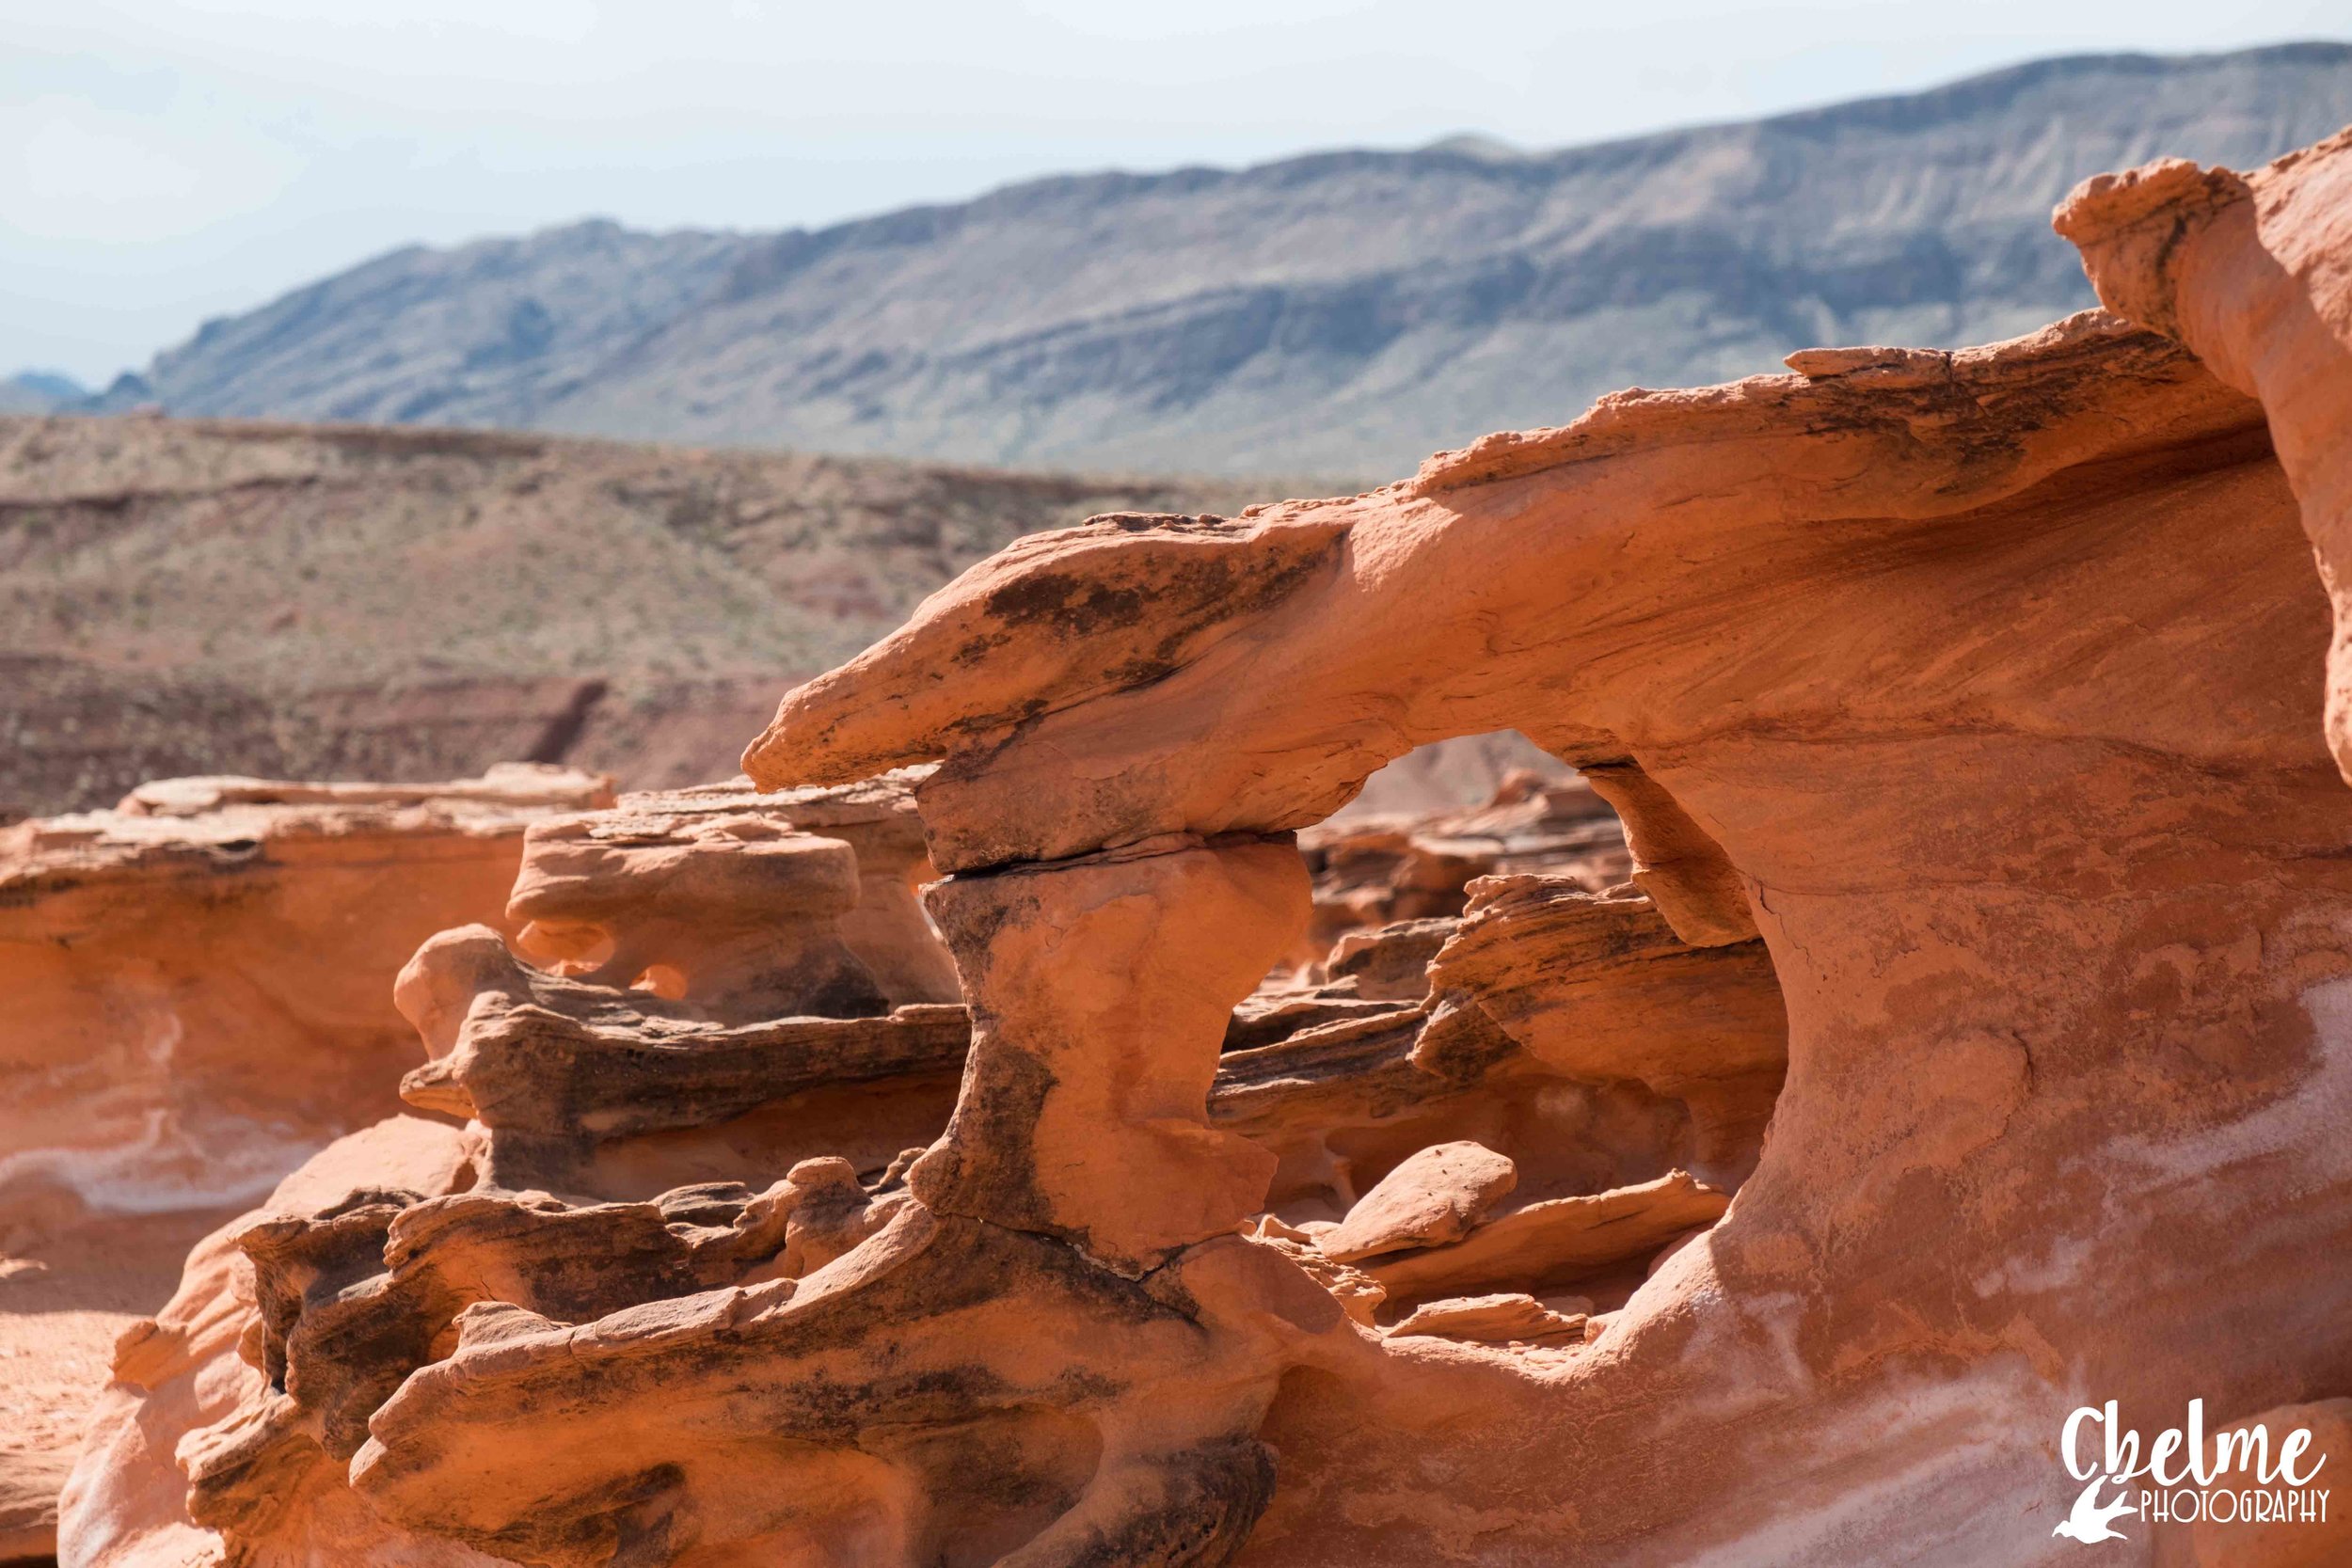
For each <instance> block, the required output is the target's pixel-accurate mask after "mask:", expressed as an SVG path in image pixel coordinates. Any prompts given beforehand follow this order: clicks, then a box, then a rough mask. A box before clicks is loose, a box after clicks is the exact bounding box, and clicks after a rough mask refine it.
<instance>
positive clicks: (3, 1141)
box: [0, 767, 611, 1560]
mask: <svg viewBox="0 0 2352 1568" xmlns="http://www.w3.org/2000/svg"><path fill="white" fill-rule="evenodd" d="M610 799H611V796H610V791H609V788H608V786H607V784H605V782H604V781H603V780H601V779H599V778H596V777H595V776H592V775H588V774H582V773H577V772H569V771H565V770H563V769H558V768H531V767H508V768H496V769H493V770H492V771H491V772H490V773H489V774H487V775H486V776H485V777H483V778H480V779H472V780H466V781H462V782H459V783H455V784H409V785H377V784H294V783H282V782H273V781H266V780H259V779H229V778H210V779H169V780H164V781H160V782H158V783H154V784H144V785H141V786H140V787H139V788H138V789H136V790H135V791H133V792H132V793H131V794H130V795H129V796H128V797H127V798H126V799H125V800H123V801H122V803H121V804H120V805H119V806H118V807H117V808H115V809H114V810H112V811H104V812H91V813H87V814H84V815H82V816H62V817H50V818H45V819H37V820H34V821H29V822H24V823H20V824H18V825H17V826H15V827H13V828H9V829H6V830H0V990H5V992H6V994H7V997H8V1001H7V1003H6V1005H5V1006H0V1087H5V1090H6V1093H5V1095H4V1096H0V1560H5V1559H6V1558H8V1557H11V1556H15V1555H18V1554H19V1553H31V1552H34V1551H36V1550H38V1551H46V1550H47V1549H48V1546H49V1542H50V1538H51V1536H52V1535H53V1533H54V1530H55V1525H56V1491H57V1486H58V1484H59V1482H60V1481H63V1479H64V1476H65V1470H66V1466H67V1465H68V1464H69V1463H70V1462H71V1453H72V1445H73V1444H74V1443H75V1442H76V1441H77V1440H78V1437H79V1433H80V1430H81V1425H82V1421H83V1419H84V1418H85V1416H86V1415H87V1407H88V1403H89V1401H90V1400H91V1399H92V1398H93V1397H95V1394H96V1392H97V1390H98V1388H99V1387H100V1386H103V1383H104V1382H105V1368H106V1358H107V1353H108V1347H109V1346H110V1344H111V1343H112V1341H113V1338H114V1337H115V1335H116V1334H117V1333H118V1332H119V1331H120V1330H121V1328H122V1327H123V1326H124V1325H126V1324H128V1323H132V1322H135V1320H136V1317H137V1315H138V1314H139V1313H142V1312H147V1311H151V1310H153V1309H154V1307H156V1306H157V1305H159V1304H160V1303H161V1302H162V1301H163V1300H164V1298H165V1297H166V1296H167V1295H168V1294H169V1293H170V1291H171V1284H172V1280H173V1278H174V1277H175V1276H176V1275H177V1274H178V1272H179V1268H180V1261H181V1259H182V1257H183V1255H184V1254H185V1252H186V1250H187V1247H188V1244H189V1243H190V1242H191V1241H192V1240H194V1239H195V1238H196V1237H198V1236H200V1235H201V1234H203V1232H204V1231H206V1230H208V1229H210V1228H211V1227H214V1226H215V1225H217V1224H218V1223H219V1222H220V1221H221V1220H222V1219H224V1218H226V1217H227V1216H228V1215H229V1214H230V1213H233V1212H236V1211H237V1210H238V1209H240V1208H243V1207H244V1206H246V1204H249V1203H250V1202H252V1201H253V1200H254V1199H255V1198H256V1197H257V1196H261V1195H262V1194H264V1193H266V1192H268V1191H269V1189H270V1188H271V1186H272V1185H273V1184H275V1183H276V1181H277V1180H278V1178H280V1177H281V1176H283V1175H284V1174H285V1173H286V1172H287V1171H289V1170H291V1169H292V1168H294V1166H295V1165H297V1164H300V1163H301V1162H302V1161H303V1160H304V1159H305V1158H306V1157H308V1156H309V1155H310V1153H312V1152H313V1151H315V1150H316V1149H318V1148H320V1147H322V1146H323V1145H325V1144H326V1143H328V1142H330V1141H331V1140H333V1139H334V1138H335V1137H337V1136H338V1135H339V1134H341V1133H343V1132H348V1131H350V1130H352V1129H354V1128H356V1127H360V1126H364V1125H366V1124H367V1123H369V1122H371V1121H373V1120H375V1119H377V1118H379V1117H383V1116H386V1115H388V1114H389V1113H390V1112H392V1111H394V1110H397V1109H398V1108H399V1105H398V1101H397V1099H396V1098H395V1097H394V1096H393V1094H392V1093H391V1092H390V1090H391V1087H392V1085H393V1083H394V1082H395V1081H396V1077H397V1066H396V1064H401V1063H404V1062H405V1060H407V1059H409V1055H410V1053H412V1052H413V1049H414V1047H413V1045H412V1044H411V1043H410V1039H411V1037H410V1036H409V1032H408V1030H407V1028H406V1027H405V1024H404V1022H403V1021H402V1019H401V1017H400V1015H399V1014H398V1013H397V1012H395V1011H394V1010H393V1008H392V1006H391V995H390V989H389V986H390V980H391V977H392V975H393V974H396V973H398V971H399V969H400V966H401V964H402V963H403V962H404V961H405V958H406V957H407V955H408V953H409V952H410V951H412V950H413V949H414V947H415V945H416V943H417V942H418V941H420V940H421V938H422V937H424V936H426V935H428V934H430V933H431V932H433V931H435V930H437V929H439V928H440V927H445V926H448V925H450V924H452V923H453V922H458V921H467V920H496V919H499V918H500V914H499V911H500V909H501V906H502V905H503V904H504V902H505V899H506V893H507V888H508V885H509V884H510V883H511V882H512V881H513V879H514V877H515V872H516V866H517V865H518V863H519V862H520V858H521V848H522V836H523V833H524V831H525V829H526V828H527V827H528V826H529V825H530V824H531V823H532V822H534V821H536V820H539V819H541V818H543V817H546V816H548V815H549V814H550V813H555V812H564V811H577V810H579V809H580V808H582V807H584V806H591V805H596V804H599V803H603V802H608V801H609V800H610Z"/></svg>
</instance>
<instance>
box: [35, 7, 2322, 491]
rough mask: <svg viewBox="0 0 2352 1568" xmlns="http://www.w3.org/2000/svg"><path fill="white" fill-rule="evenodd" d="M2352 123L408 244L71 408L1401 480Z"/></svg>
mask: <svg viewBox="0 0 2352 1568" xmlns="http://www.w3.org/2000/svg"><path fill="white" fill-rule="evenodd" d="M2347 121H2352V45H2344V44H2335V43H2302V44H2291V45H2282V46H2279V47H2275V48H2267V49H2258V50H2249V51H2246V52H2243V53H2238V54H2232V55H2204V56H2197V57H2189V58H2155V57H2151V56H2147V55H2096V56H2083V57H2074V58H2066V59H2053V60H2046V61H2042V62H2040V63H2037V64H2032V65H2026V66H2020V67H2016V68H2014V69H2011V70H2007V71H1996V72H1994V73H1992V74H1989V75H1983V76H1978V77H1974V78H1971V79H1969V80H1967V81H1963V82H1960V83H1957V84H1955V85H1953V86H1950V87H1942V88H1938V89H1936V90H1934V91H1931V92H1924V93H1917V94H1913V95H1909V96H1904V97H1897V98H1879V99H1871V100H1867V101H1864V102H1858V103H1845V104H1840V105H1838V106H1836V107H1833V108H1826V109H1819V110H1813V111H1809V112H1806V113H1803V114H1791V115H1782V116H1778V117H1775V118H1773V119H1763V120H1757V121H1754V122H1750V123H1743V124H1732V125H1719V126H1711V127H1706V128H1702V129H1697V130H1688V131H1677V132H1672V133H1668V134H1664V135H1649V136H1643V137H1639V138H1635V139H1632V140H1626V141H1618V142H1613V143H1609V144H1607V145H1603V146H1595V147H1584V148H1577V149H1572V150H1565V151H1555V152H1542V153H1518V152H1514V151H1512V150H1508V149H1504V148H1501V147H1498V146H1496V145H1494V144H1491V143H1487V142H1484V141H1480V140H1477V139H1474V138H1456V139H1454V140H1452V141H1448V142H1445V143H1441V144H1438V145H1437V146H1433V147H1429V148H1424V149H1422V150H1418V151H1402V152H1386V151H1342V152H1327V153H1321V154H1317V155H1314V156H1310V157H1300V158H1292V159H1288V160H1285V161H1283V162H1280V163H1274V164H1267V165H1263V166H1258V167H1255V168H1248V169H1240V170H1226V169H1214V168H1185V169H1178V170H1175V171H1173V172H1169V173H1165V174H1088V175H1072V176H1068V177H1064V178H1058V179H1050V180H1041V181H1037V182H1031V183H1026V184H1021V185H1016V186H1012V187H1009V188H1008V189H1004V190H1000V191H996V192H994V193H993V194H991V195H988V196H984V197H981V198H978V199H977V200H974V201H968V202H963V203H961V204H956V205H947V206H933V207H918V208H912V209H909V210H907V211H904V212H898V213H892V214H886V215H883V216H881V217H874V218H867V219H864V220H861V221H857V222H852V223H844V224H840V225H837V226H834V227H833V228H829V229H823V230H813V231H812V230H789V231H787V232H783V233H771V234H739V233H708V232H679V233H662V234H651V233H642V232H637V231H633V230H628V229H624V228H622V227H620V226H618V225H617V224H613V223H610V222H589V223H580V224H575V225H572V226H570V227H567V228H563V229H555V230H547V231H545V232H541V233H537V234H532V235H530V236H527V237H525V238H520V239H499V240H486V241H483V242H480V243H478V244H473V245H464V246H461V247H458V248H455V249H449V250H434V249H427V248H423V247H421V246H418V247H410V248H407V249H404V250H398V251H394V252H392V253H390V254H389V255H385V256H382V257H379V258H377V259H376V260H374V261H369V262H366V263H365V264H363V265H360V266H358V267H355V268H353V269H351V270H350V271H348V272H344V273H341V274H338V275H337V276H335V277H328V278H326V279H325V280H323V281H321V282H318V283H314V284H311V285H310V286H309V287H307V288H302V289H298V290H296V291H294V293H289V294H287V295H285V296H283V297H282V298H280V299H278V300H276V301H274V302H272V303H271V304H269V305H267V306H264V307H262V309H257V310H253V311H250V312H248V313H246V314H244V315H240V316H232V317H228V318H224V319H221V320H216V321H214V322H211V323H208V324H207V325H205V326H204V328H203V329H202V330H201V331H199V333H198V334H197V335H196V336H195V337H194V338H193V339H191V340H190V341H187V342H185V343H183V344H181V345H180V346H178V347H176V348H172V349H169V350H167V351H166V352H165V353H163V354H161V355H158V356H156V358H155V360H154V362H153V364H152V365H151V367H150V369H149V370H148V371H147V372H146V373H145V374H144V375H143V376H126V377H124V378H123V379H122V380H121V381H119V382H118V383H117V385H116V386H115V387H113V388H110V389H108V390H107V391H106V392H105V393H103V394H102V395H100V396H99V397H97V398H95V399H90V400H87V401H84V402H81V403H78V404H72V406H75V407H79V408H83V409H87V410H94V411H104V410H118V409H123V408H127V407H132V406H136V405H141V404H160V405H161V406H162V408H163V409H165V410H166V411H167V412H169V413H173V414H187V415H249V416H271V417H278V418H292V419H302V420H369V421H378V422H389V423H422V424H441V425H465V426H502V427H512V428H525V429H533V430H542V431H554V432H566V433H575V434H590V435H603V436H628V437H649V438H660V439H667V440H683V441H691V442H696V443H705V444H716V445H741V446H760V447H771V446H776V447H792V448H799V449H803V450H812V451H834V452H872V453H892V454H898V455H903V456H914V457H923V458H929V459H933V460H944V461H955V462H979V463H989V464H1017V465H1022V466H1026V467H1039V466H1050V467H1079V468H1094V469H1125V470H1149V471H1164V472H1194V473H1215V474H1229V475H1231V474H1260V473H1272V472H1284V473H1322V474H1329V475H1334V476H1347V477H1365V478H1381V477H1386V476H1389V475H1392V474H1395V473H1398V472H1401V471H1403V470H1405V469H1406V468H1408V467H1411V465H1412V464H1413V463H1414V462H1415V461H1417V460H1418V459H1419V458H1420V457H1421V456H1422V455H1423V454H1424V453H1425V452H1427V451H1432V450H1434V449H1436V448H1439V447H1443V446H1449V445H1457V444H1459V443H1461V442H1463V441H1464V440H1466V439H1468V438H1470V437H1471V436H1476V435H1478V434H1480V433H1482V432H1484V431H1487V430H1490V429H1498V428H1507V427H1515V426H1528V425H1537V424H1556V423H1559V422H1561V421H1563V420H1566V419H1568V418H1569V417H1571V416H1573V415H1574V414H1575V413H1576V412H1577V411H1578V410H1579V409H1580V408H1581V407H1582V406H1583V405H1584V404H1586V403H1587V402H1588V401H1589V400H1590V399H1591V398H1592V397H1593V396H1594V395H1596V394H1597V393H1599V392H1602V391H1605V390H1608V389H1610V388H1616V387H1622V386H1627V385H1632V384H1644V385H1651V386H1660V385H1688V384H1692V383H1704V382H1711V381H1718V380H1723V379H1725V378H1728V377H1732V376H1737V375H1740V374H1744V373H1749V372H1756V371H1760V370H1768V369H1771V368H1772V367H1773V366H1774V365H1775V363H1776V361H1777V360H1778V359H1779V358H1780V356H1782V355H1784V354H1786V353H1787V352H1788V351H1789V350H1791V349H1795V348H1800V347H1804V346H1807V345H1811V344H1819V343H1856V342H1900V343H1937V344H1950V343H1962V342H1972V341H1985V340H1989V339H1995V338H2000V337H2005V336H2008V335H2010V334H2013V333H2016V332H2019V331H2023V330H2025V329H2026V328H2029V327H2032V326H2034V325H2039V324H2041V323H2042V322H2045V321H2048V320H2050V319H2051V318H2053V317H2056V316H2058V315H2062V314H2064V313H2066V312H2068V311H2070V310H2074V309H2079V308H2081V307H2082V306H2084V305H2087V304H2090V303H2091V296H2090V290H2089V288H2088V287H2087V286H2086V285H2085V283H2084V281H2083V278H2082V275H2081V271H2080V269H2079V267H2078V265H2077V264H2076V261H2075V257H2074V252H2073V250H2072V249H2071V248H2069V247H2068V246H2067V245H2064V244H2062V243H2061V242H2059V241H2058V239H2057V238H2055V237H2054V236H2053V235H2052V234H2051V233H2050V232H2049V229H2048V214H2049V209H2050V206H2051V204H2052V202H2054V201H2055V200H2056V199H2057V198H2058V197H2059V196H2060V195H2062V194H2063V193H2064V192H2065V191H2066V190H2067V189H2068V187H2069V186H2071V185H2072V184H2073V183H2074V182H2075V181H2077V180H2079V179H2080V178H2082V177H2083V176H2085V175H2087V174H2090V173H2094V172H2096V171H2098V170H2101V169H2109V168H2120V167H2124V166H2129V165H2132V164H2135V163H2138V162H2141V161H2144V160H2146V159H2148V158H2151V157H2154V156H2158V155H2161V154H2168V153H2171V154H2179V155H2183V156H2186V157H2191V158H2197V159H2200V160H2203V161H2207V162H2218V163H2227V164H2233V165H2239V166H2244V165H2249V164H2256V163H2260V162H2262V161H2264V160H2265V159H2267V158H2270V157H2272V156H2274V155H2276V154H2277V153H2280V152H2281V151H2284V150H2288V149H2290V148H2294V147H2296V146H2300V145H2302V144H2304V143H2306V142H2310V141H2312V140H2315V139H2317V138H2318V137H2320V136H2322V135H2326V134H2328V132H2331V131H2333V130H2335V129H2337V128H2338V127H2340V126H2341V125H2343V124H2344V123H2345V122H2347Z"/></svg>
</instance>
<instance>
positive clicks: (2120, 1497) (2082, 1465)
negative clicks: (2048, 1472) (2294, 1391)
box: [2050, 1400, 2328, 1545]
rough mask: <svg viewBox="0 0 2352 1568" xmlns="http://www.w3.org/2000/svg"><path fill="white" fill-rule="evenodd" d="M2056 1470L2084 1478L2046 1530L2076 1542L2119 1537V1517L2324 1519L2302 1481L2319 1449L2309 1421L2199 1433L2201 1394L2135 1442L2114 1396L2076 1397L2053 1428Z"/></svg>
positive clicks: (2316, 1493)
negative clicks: (2177, 1419) (2060, 1466)
mask: <svg viewBox="0 0 2352 1568" xmlns="http://www.w3.org/2000/svg"><path fill="white" fill-rule="evenodd" d="M2058 1457H2059V1458H2060V1459H2061V1460H2062V1461H2064V1463H2065V1465H2066V1473H2067V1474H2068V1475H2070V1476H2073V1477H2074V1479H2075V1480H2076V1481H2082V1482H2084V1483H2085V1484H2084V1486H2083V1488H2082V1490H2081V1491H2080V1492H2079V1493H2077V1494H2076V1495H2075V1497H2074V1507H2073V1509H2071V1510H2070V1511H2069V1512H2068V1513H2067V1515H2066V1517H2065V1518H2063V1519H2061V1520H2059V1521H2058V1525H2057V1527H2056V1528H2053V1529H2052V1530H2051V1531H2050V1533H2051V1534H2052V1535H2062V1536H2065V1537H2066V1538H2067V1539H2068V1540H2070V1541H2079V1542H2081V1543H2083V1544H2086V1545H2090V1544H2096V1543H2098V1542H2102V1541H2128V1540H2130V1539H2132V1535H2131V1532H2128V1531H2126V1530H2124V1529H2123V1528H2122V1525H2124V1524H2126V1523H2131V1522H2137V1524H2139V1525H2143V1526H2144V1525H2161V1524H2165V1523H2168V1522H2178V1523H2181V1524H2196V1523H2198V1522H2200V1521H2201V1520H2211V1521H2212V1522H2214V1523H2216V1524H2223V1525H2227V1524H2238V1523H2247V1524H2280V1525H2295V1524H2312V1525H2321V1524H2326V1523H2327V1522H2328V1494H2327V1492H2325V1491H2324V1490H2322V1489H2320V1488H2319V1487H2317V1486H2314V1485H2313V1484H2312V1482H2313V1481H2315V1480H2317V1478H2318V1476H2319V1472H2320V1471H2321V1470H2322V1469H2323V1468H2324V1467H2326V1465H2327V1463H2328V1456H2327V1455H2326V1454H2325V1453H2321V1452H2318V1451H2315V1450H2314V1449H2313V1448H2312V1433H2311V1429H2310V1428H2308V1427H2296V1428H2295V1429H2294V1430H2293V1431H2291V1432H2285V1433H2276V1434H2274V1433H2271V1432H2270V1430H2269V1429H2268V1428H2267V1427H2266V1426H2265V1425H2263V1424H2262V1423H2260V1422H2256V1423H2254V1424H2252V1425H2249V1426H2242V1427H2232V1428H2229V1429H2226V1430H2224V1431H2221V1432H2217V1433H2213V1434H2212V1435H2211V1436H2208V1435H2207V1434H2206V1433H2205V1402H2204V1401H2203V1400H2191V1401H2189V1402H2188V1418H2187V1419H2186V1421H2185V1422H2184V1423H2183V1424H2182V1425H2180V1426H2177V1427H2169V1428H2167V1429H2166V1430H2165V1431H2163V1432H2159V1433H2156V1434H2155V1437H2154V1438H2153V1440H2152V1441H2151V1442H2149V1443H2148V1444H2147V1446H2146V1448H2145V1449H2144V1451H2143V1449H2142V1447H2141V1444H2140V1434H2139V1433H2138V1432H2137V1431H2136V1430H2134V1429H2132V1428H2128V1427H2126V1426H2124V1425H2123V1424H2122V1418H2121V1416H2120V1415H2119V1413H2118V1411H2117V1408H2116V1402H2115V1401H2113V1400H2109V1401H2107V1402H2106V1405H2105V1406H2104V1407H2102V1406H2098V1405H2089V1404H2086V1405H2083V1406H2081V1407H2079V1408H2078V1409H2076V1410H2075V1411H2074V1414H2072V1415H2070V1416H2068V1417H2067V1418H2066V1425H2065V1426H2064V1427H2063V1428H2062V1429H2061V1430H2060V1432H2059V1433H2058Z"/></svg>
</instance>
